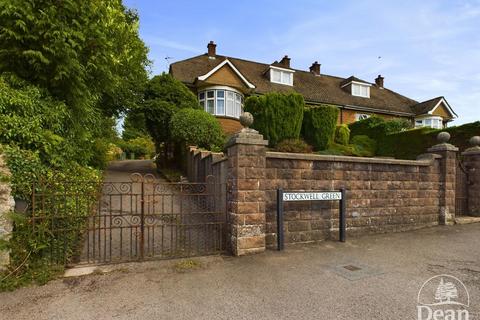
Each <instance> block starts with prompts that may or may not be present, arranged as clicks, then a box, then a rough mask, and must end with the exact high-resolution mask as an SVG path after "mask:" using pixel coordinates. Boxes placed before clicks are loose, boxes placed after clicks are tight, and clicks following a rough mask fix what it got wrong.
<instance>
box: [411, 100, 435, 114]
mask: <svg viewBox="0 0 480 320" xmlns="http://www.w3.org/2000/svg"><path fill="white" fill-rule="evenodd" d="M442 99H443V97H436V98H433V99H430V100H427V101H424V102H420V103H418V104H416V105H414V106H413V107H412V109H413V111H414V112H415V114H417V115H420V114H426V113H428V112H429V111H430V110H432V109H433V108H435V106H436V105H437V104H438V103H439V102H440V100H442Z"/></svg>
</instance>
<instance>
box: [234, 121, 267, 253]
mask: <svg viewBox="0 0 480 320" xmlns="http://www.w3.org/2000/svg"><path fill="white" fill-rule="evenodd" d="M240 122H241V123H242V125H243V126H244V128H243V129H242V130H241V131H239V132H238V133H236V134H235V135H234V136H233V137H232V138H231V139H230V141H229V142H228V143H227V156H228V162H227V188H228V190H227V212H228V227H227V228H228V229H227V233H228V241H229V246H230V250H231V252H232V253H233V254H234V255H236V256H241V255H246V254H250V253H258V252H263V251H265V224H266V221H265V191H264V190H263V188H264V187H263V186H264V181H263V180H264V179H265V175H266V173H265V165H266V146H267V145H268V141H266V140H264V139H263V136H262V135H261V134H259V133H258V131H256V130H253V129H250V128H248V126H250V125H251V124H252V122H253V117H252V115H251V114H249V113H248V112H246V113H244V114H243V115H242V116H241V117H240Z"/></svg>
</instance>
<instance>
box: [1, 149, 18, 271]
mask: <svg viewBox="0 0 480 320" xmlns="http://www.w3.org/2000/svg"><path fill="white" fill-rule="evenodd" d="M11 191H12V189H11V187H10V171H9V170H8V168H7V165H6V163H5V162H4V160H3V157H2V155H0V240H2V241H5V240H6V241H8V239H9V238H10V234H11V233H12V221H11V220H10V219H9V217H8V214H9V213H10V212H11V211H13V209H14V206H15V202H14V201H13V197H12V195H11ZM9 263H10V255H9V252H8V251H2V250H0V271H1V270H3V269H5V267H6V266H7V265H8V264H9Z"/></svg>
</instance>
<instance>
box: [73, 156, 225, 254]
mask: <svg viewBox="0 0 480 320" xmlns="http://www.w3.org/2000/svg"><path fill="white" fill-rule="evenodd" d="M133 173H137V174H138V173H139V174H141V175H142V176H144V175H146V174H150V175H153V176H154V177H155V180H154V181H152V180H150V179H147V180H146V181H145V184H144V185H143V186H142V184H141V183H140V181H139V180H136V181H132V177H131V175H132V174H133ZM140 178H141V177H140ZM204 189H205V185H201V184H188V183H184V184H175V183H169V182H168V181H166V180H165V179H163V178H162V177H159V176H158V174H157V173H156V170H155V166H154V164H153V162H152V160H125V161H113V162H111V163H110V164H109V166H108V168H107V170H106V174H105V180H104V184H103V188H102V197H101V198H100V200H99V204H98V206H97V208H96V212H95V215H92V216H91V217H89V219H88V232H86V234H85V235H84V239H85V240H84V245H83V248H82V252H81V254H80V259H79V261H80V263H81V264H88V263H112V262H120V261H132V260H137V259H138V258H139V257H140V256H141V252H142V238H143V254H144V256H145V258H146V259H149V258H153V257H155V258H159V257H173V256H176V257H179V256H190V255H202V254H205V252H209V253H212V252H215V253H218V252H220V251H221V250H222V247H223V244H224V242H225V241H224V239H223V237H222V232H221V230H222V227H223V223H224V219H225V213H224V212H220V213H217V212H214V211H215V210H214V195H213V194H209V193H208V192H206V189H205V190H204ZM142 201H143V206H142ZM142 208H143V213H142ZM142 218H143V220H142ZM142 222H143V225H144V232H143V234H142V232H141V230H142V229H141V228H142Z"/></svg>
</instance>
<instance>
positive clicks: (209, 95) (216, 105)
mask: <svg viewBox="0 0 480 320" xmlns="http://www.w3.org/2000/svg"><path fill="white" fill-rule="evenodd" d="M198 101H199V102H200V105H201V106H202V107H203V108H204V110H205V111H206V112H208V113H210V114H213V115H216V116H227V117H232V118H237V119H238V118H240V115H241V114H242V105H243V96H242V95H241V94H239V93H237V92H234V91H230V90H223V89H221V90H219V89H215V90H206V91H201V92H199V93H198Z"/></svg>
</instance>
